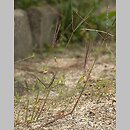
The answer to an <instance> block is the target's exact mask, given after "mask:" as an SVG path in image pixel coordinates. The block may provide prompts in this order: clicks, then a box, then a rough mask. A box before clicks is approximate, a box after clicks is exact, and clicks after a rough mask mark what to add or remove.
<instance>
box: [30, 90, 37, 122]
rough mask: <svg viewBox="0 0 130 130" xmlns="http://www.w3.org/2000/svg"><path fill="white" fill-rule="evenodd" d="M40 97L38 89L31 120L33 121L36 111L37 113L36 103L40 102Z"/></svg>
mask: <svg viewBox="0 0 130 130" xmlns="http://www.w3.org/2000/svg"><path fill="white" fill-rule="evenodd" d="M38 97H39V91H38V93H37V95H36V100H35V102H34V106H33V112H32V117H31V122H32V121H33V119H34V113H35V110H36V105H37V103H38Z"/></svg>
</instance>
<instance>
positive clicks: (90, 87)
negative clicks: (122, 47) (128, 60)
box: [14, 43, 116, 130]
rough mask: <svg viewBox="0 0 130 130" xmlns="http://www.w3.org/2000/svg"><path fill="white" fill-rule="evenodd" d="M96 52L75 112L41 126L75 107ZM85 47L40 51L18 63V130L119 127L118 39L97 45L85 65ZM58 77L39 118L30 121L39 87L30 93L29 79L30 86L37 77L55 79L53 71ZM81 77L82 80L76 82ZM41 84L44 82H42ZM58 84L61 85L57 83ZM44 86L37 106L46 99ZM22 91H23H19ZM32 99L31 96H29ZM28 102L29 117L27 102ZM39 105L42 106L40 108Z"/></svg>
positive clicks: (94, 129)
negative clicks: (28, 88)
mask: <svg viewBox="0 0 130 130" xmlns="http://www.w3.org/2000/svg"><path fill="white" fill-rule="evenodd" d="M94 56H98V58H97V60H96V63H95V65H94V68H93V70H92V73H91V75H90V78H89V81H88V84H87V86H86V88H85V90H84V92H83V94H82V96H81V99H80V100H79V102H78V104H77V106H76V108H75V110H74V112H73V113H72V114H71V115H68V116H66V117H64V118H62V119H59V120H57V121H55V122H54V123H50V124H48V125H47V126H45V127H42V128H38V127H39V126H40V125H43V124H45V123H46V122H48V121H49V120H51V119H53V118H54V117H55V115H57V114H58V112H60V111H62V110H63V109H65V111H64V113H67V112H69V111H71V110H72V109H73V106H74V103H75V102H76V100H77V98H78V96H79V94H80V92H81V89H82V86H83V82H82V80H81V79H82V76H83V74H84V71H85V70H87V69H88V68H90V67H91V66H92V63H93V61H94ZM84 57H85V48H84V47H75V48H70V49H68V50H67V49H65V50H62V49H59V50H57V51H53V52H51V53H49V52H48V53H45V54H44V53H43V56H41V55H40V56H39V55H37V56H36V57H35V58H33V59H29V60H25V61H21V62H18V63H16V64H15V72H14V73H15V77H14V79H15V113H14V115H15V130H115V129H116V107H115V106H116V98H115V93H116V84H115V82H116V81H115V76H116V65H115V43H112V45H110V46H107V47H106V46H105V47H100V48H97V47H94V49H93V50H92V52H91V54H90V55H89V58H88V61H87V64H86V68H85V69H84ZM52 71H53V73H55V74H56V79H55V82H54V85H53V88H52V90H51V91H50V93H49V96H48V99H47V103H46V105H45V108H44V109H43V110H42V112H41V114H40V116H39V120H37V121H36V122H35V121H34V122H31V123H28V125H27V123H26V122H27V121H28V120H30V118H31V114H32V113H33V107H32V106H33V104H34V103H33V102H34V101H35V99H36V89H35V87H34V89H35V90H34V91H33V90H31V92H30V93H29V94H27V93H26V89H25V87H24V86H25V80H26V81H27V82H28V84H29V87H32V86H35V84H36V81H37V78H39V79H41V80H42V81H43V82H44V83H45V84H46V85H48V84H49V82H51V79H52V74H51V72H52ZM79 79H80V80H81V83H79V84H78V85H76V84H77V83H78V81H79ZM38 84H39V86H40V87H41V86H42V84H40V83H39V82H38ZM55 86H58V87H55ZM46 89H47V88H45V89H40V94H39V98H38V100H39V102H38V104H39V105H38V104H37V107H39V106H41V104H42V103H43V100H44V101H45V97H46V96H45V95H46V91H45V90H46ZM17 93H19V95H17ZM27 99H28V100H27ZM27 101H29V104H30V105H28V118H27V117H26V116H27V108H26V102H27ZM37 109H38V108H37Z"/></svg>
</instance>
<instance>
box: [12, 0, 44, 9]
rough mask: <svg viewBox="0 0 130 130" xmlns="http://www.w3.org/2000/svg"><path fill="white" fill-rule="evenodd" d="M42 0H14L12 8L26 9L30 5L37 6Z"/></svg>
mask: <svg viewBox="0 0 130 130" xmlns="http://www.w3.org/2000/svg"><path fill="white" fill-rule="evenodd" d="M41 2H42V0H14V8H22V9H26V8H28V7H30V6H34V5H35V6H38V5H39V4H40V3H41Z"/></svg>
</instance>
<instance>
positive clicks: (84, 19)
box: [66, 8, 94, 48]
mask: <svg viewBox="0 0 130 130" xmlns="http://www.w3.org/2000/svg"><path fill="white" fill-rule="evenodd" d="M93 10H94V8H92V9H91V10H90V12H89V13H88V15H87V16H86V17H85V18H83V19H82V20H81V22H80V23H79V24H78V25H77V26H76V28H75V29H74V30H73V32H72V33H71V36H70V38H69V40H68V43H67V45H66V48H67V47H68V45H69V43H70V41H71V39H72V37H73V34H74V33H75V31H76V30H77V29H78V28H79V27H80V26H81V25H82V24H83V23H84V22H85V21H86V20H87V19H88V18H89V16H90V14H91V13H92V11H93Z"/></svg>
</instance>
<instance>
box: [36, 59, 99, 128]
mask: <svg viewBox="0 0 130 130" xmlns="http://www.w3.org/2000/svg"><path fill="white" fill-rule="evenodd" d="M96 60H97V58H95V60H94V62H93V64H92V66H91V68H90V69H89V73H88V75H87V79H86V81H85V83H84V86H83V89H82V91H81V93H80V95H79V97H78V98H77V101H76V103H75V104H74V107H73V109H72V110H71V111H70V112H69V113H67V114H64V110H63V111H61V113H59V115H58V116H57V115H55V118H54V119H53V120H51V121H48V122H47V123H45V124H42V125H41V126H39V127H38V128H37V129H36V130H39V129H41V128H43V127H46V126H47V125H49V124H51V123H54V122H55V121H57V120H59V119H62V118H64V117H66V116H68V115H70V114H72V113H73V112H74V110H75V108H76V106H77V104H78V102H79V100H80V98H81V96H82V94H83V92H84V90H85V88H86V85H87V83H88V80H89V78H90V74H91V72H92V70H93V67H94V65H95V62H96Z"/></svg>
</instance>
